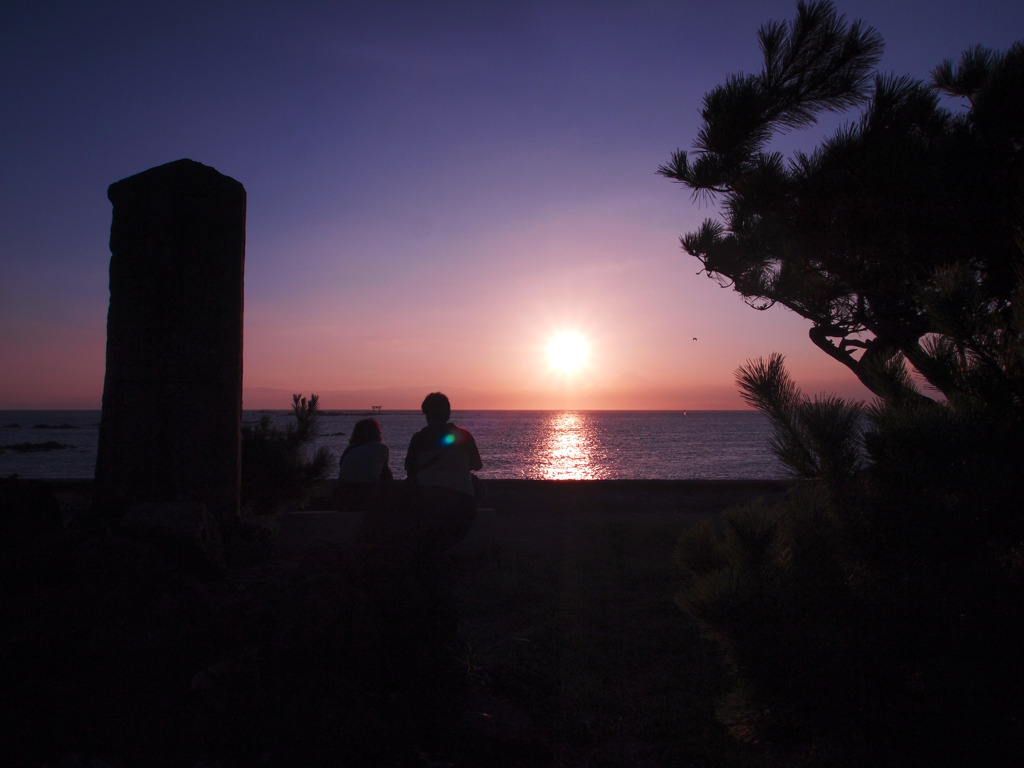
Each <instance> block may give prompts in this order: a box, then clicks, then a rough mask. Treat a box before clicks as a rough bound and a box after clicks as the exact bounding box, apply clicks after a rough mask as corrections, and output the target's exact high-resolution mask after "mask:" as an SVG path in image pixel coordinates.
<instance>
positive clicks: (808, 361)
mask: <svg viewBox="0 0 1024 768" xmlns="http://www.w3.org/2000/svg"><path fill="white" fill-rule="evenodd" d="M836 5H837V8H838V9H839V10H840V11H841V12H842V13H844V14H846V16H847V17H849V18H851V19H856V18H860V19H863V20H864V21H866V22H867V23H868V24H870V25H872V26H874V27H875V28H876V29H877V30H878V31H879V32H880V33H881V34H882V36H883V38H884V39H885V42H886V51H885V56H884V58H883V62H882V67H881V68H882V69H883V70H885V71H895V72H898V73H908V74H911V75H913V76H915V77H919V78H922V79H924V78H927V77H928V74H929V72H930V71H931V70H932V68H933V67H934V66H935V65H936V64H938V63H939V62H940V61H941V60H942V59H944V58H959V55H960V53H961V52H962V51H963V50H964V49H965V48H967V47H969V46H972V45H976V44H982V45H985V46H988V47H990V48H995V49H998V50H1003V49H1005V48H1007V47H1008V46H1009V45H1010V44H1011V43H1012V42H1013V41H1015V40H1017V39H1022V38H1024V4H1021V3H1019V2H1006V1H1005V0H980V1H979V2H974V3H965V2H949V1H948V0H938V1H936V0H912V1H907V0H904V1H901V2H892V0H886V1H885V2H882V0H850V1H849V2H839V3H837V4H836ZM795 8H796V3H795V2H794V1H793V0H762V1H759V2H755V1H754V0H748V1H741V0H718V1H717V2H707V3H700V4H698V3H693V2H682V1H678V2H648V1H646V0H632V1H630V2H625V1H623V2H530V0H525V1H520V2H509V3H500V4H499V3H492V2H487V0H475V1H474V2H444V0H441V1H438V2H386V0H381V1H379V2H365V3H361V2H360V3H354V2H340V1H339V2H328V1H326V0H323V1H321V2H302V1H301V0H298V1H296V2H261V1H260V0H253V1H251V2H237V1H235V2H217V0H202V2H191V0H186V1H184V2H174V3H161V4H150V3H140V2H137V1H135V2H102V0H98V1H97V2H88V3H85V2H70V1H69V2H48V0H39V1H38V2H32V3H29V2H24V1H21V2H15V3H9V4H7V5H6V6H5V8H4V10H2V11H0V63H2V69H0V95H2V104H3V108H2V109H3V112H2V117H0V132H2V146H3V152H4V162H3V165H2V168H0V408H2V409H11V408H99V405H100V397H101V394H102V389H103V373H104V351H105V344H106V339H105V332H106V314H107V306H108V301H109V293H108V289H107V277H108V273H107V270H108V266H109V259H110V252H109V247H108V238H109V232H110V219H111V206H110V203H109V202H108V200H107V197H106V190H107V186H108V185H109V184H111V183H112V182H114V181H117V180H119V179H121V178H124V177H127V176H131V175H133V174H135V173H138V172H140V171H143V170H145V169H147V168H150V167H153V166H156V165H161V164H163V163H166V162H169V161H172V160H177V159H180V158H186V157H187V158H191V159H193V160H196V161H199V162H201V163H205V164H206V165H210V166H213V167H214V168H216V169H217V170H219V171H220V172H221V173H224V174H226V175H228V176H231V177H233V178H235V179H237V180H238V181H239V182H241V183H242V184H243V185H244V186H245V188H246V191H247V195H248V212H247V227H246V242H247V246H246V267H245V268H246V279H245V339H244V349H245V352H244V399H243V404H244V407H246V408H263V407H273V408H285V407H287V406H288V404H289V393H291V392H303V393H307V394H308V393H310V392H317V393H319V394H320V395H321V401H322V404H323V406H324V407H326V408H337V409H342V408H368V407H369V405H370V404H382V405H383V406H384V407H385V408H387V409H399V408H416V407H418V405H419V402H420V400H421V399H422V397H423V395H424V394H425V393H426V392H428V391H431V390H437V389H440V390H443V391H445V392H447V393H448V394H449V395H450V396H451V398H452V402H453V405H454V406H455V408H456V409H481V408H494V409H504V408H512V409H522V408H526V409H550V408H573V409H607V408H612V409H695V410H696V409H719V408H740V407H743V404H742V401H741V400H740V399H739V396H738V395H737V393H736V388H735V385H734V382H733V371H734V370H735V369H736V367H737V366H738V365H740V364H742V363H743V362H744V361H745V360H747V359H749V358H752V357H756V356H762V355H767V354H769V353H770V352H773V351H777V352H781V353H783V354H785V355H786V356H787V360H788V361H789V364H790V369H791V372H792V374H793V375H794V377H795V378H796V380H797V382H798V383H799V384H800V385H801V387H802V388H803V389H804V390H805V391H806V392H808V393H815V392H819V391H822V390H827V391H835V392H839V393H841V394H847V395H852V396H855V397H867V393H866V391H865V390H863V389H862V388H860V387H859V385H858V384H857V383H856V382H855V380H854V379H853V377H852V375H850V374H848V373H847V372H846V369H845V368H843V367H842V366H841V365H840V364H838V363H837V362H835V361H833V360H831V359H829V358H828V357H826V356H825V355H824V354H823V353H822V352H820V351H818V350H817V349H816V348H815V347H814V346H813V345H812V344H811V342H810V341H809V340H808V339H807V328H808V323H807V322H806V321H804V320H802V319H801V318H799V317H797V316H795V315H793V314H792V313H789V312H787V311H786V310H784V309H781V308H775V309H772V310H770V311H768V312H757V311H755V310H753V309H750V308H748V307H747V306H746V305H744V304H743V303H742V301H741V300H740V298H739V297H738V295H737V294H735V293H733V292H731V291H729V290H726V289H722V288H720V287H719V286H718V285H717V284H716V283H714V282H713V281H711V280H709V279H707V277H705V276H702V275H698V274H697V272H698V267H699V263H698V262H697V261H696V260H695V259H693V258H691V257H689V256H688V255H686V254H685V253H683V251H682V250H681V249H680V247H679V242H678V236H679V235H680V234H682V233H684V232H686V231H689V230H691V229H694V228H696V227H697V226H698V225H699V224H700V222H701V221H702V220H703V219H704V218H706V217H708V216H709V215H714V210H713V209H711V208H708V207H707V206H706V205H705V206H704V207H703V208H702V207H700V206H698V205H696V204H694V203H693V202H692V201H691V199H690V197H689V195H688V193H686V192H685V191H684V190H682V189H680V188H678V187H676V186H674V185H673V184H671V183H670V182H668V181H667V180H665V179H663V178H662V177H660V176H658V175H657V174H656V173H655V171H656V169H657V167H658V165H659V164H661V163H663V162H666V161H667V160H668V159H669V156H670V154H671V153H672V152H673V151H674V150H675V149H677V148H681V149H688V148H689V147H690V145H691V142H692V140H693V138H694V135H695V133H696V130H697V127H698V124H699V108H700V102H701V98H702V96H703V95H704V93H705V92H706V91H708V90H709V89H711V88H712V87H714V86H715V85H716V84H718V83H720V82H722V81H723V80H724V79H725V77H726V76H727V75H728V74H730V73H733V72H738V71H746V72H754V71H756V70H758V69H759V68H760V54H759V50H758V47H757V41H756V37H755V35H756V32H757V29H758V27H760V26H761V24H763V23H764V22H765V21H768V20H770V19H785V20H789V19H791V18H792V17H793V16H794V14H795ZM951 106H952V105H951ZM814 137H815V134H814V133H813V132H812V133H811V134H810V135H807V134H798V135H794V136H791V137H787V139H786V140H785V141H784V142H782V143H780V145H779V148H780V149H783V150H787V149H791V148H793V147H798V146H803V147H808V146H810V144H811V142H813V140H814ZM567 332H571V333H574V334H576V335H577V336H578V337H579V338H582V339H583V340H584V341H585V342H586V343H587V344H588V345H589V350H587V353H586V356H585V358H584V359H582V360H581V362H580V365H579V367H578V368H577V369H575V370H571V371H566V370H560V369H559V368H558V367H556V366H554V365H552V360H551V359H550V356H549V353H548V352H549V345H550V344H551V342H552V340H553V339H554V338H555V337H556V336H558V335H559V334H562V333H567ZM578 351H580V350H573V349H572V348H570V349H568V350H563V351H562V353H561V354H560V359H563V360H565V359H568V358H569V357H571V356H573V355H574V354H576V352H578Z"/></svg>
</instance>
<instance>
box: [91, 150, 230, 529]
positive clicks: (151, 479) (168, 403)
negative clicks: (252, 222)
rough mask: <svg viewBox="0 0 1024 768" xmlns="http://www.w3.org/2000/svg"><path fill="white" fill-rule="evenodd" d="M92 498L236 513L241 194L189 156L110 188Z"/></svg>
mask: <svg viewBox="0 0 1024 768" xmlns="http://www.w3.org/2000/svg"><path fill="white" fill-rule="evenodd" d="M107 197H108V198H109V199H110V202H111V203H112V204H113V220H112V223H111V227H110V252H111V256H110V308H109V311H108V314H107V368H106V378H105V380H104V384H103V415H102V417H101V420H100V436H99V449H98V454H97V460H96V488H95V494H96V495H95V499H96V506H97V508H98V509H99V510H100V511H101V512H103V513H104V514H106V515H108V516H111V517H114V518H119V516H120V515H122V514H123V513H124V512H125V511H126V510H127V508H128V507H130V506H132V505H134V504H139V503H151V502H172V503H174V502H193V503H194V502H198V503H201V504H203V505H205V507H206V509H207V510H208V511H209V512H210V513H211V514H212V515H213V516H214V517H215V518H216V520H217V521H218V522H219V523H220V524H221V525H222V526H224V525H225V524H230V523H233V522H234V521H236V520H237V518H238V513H239V489H240V459H241V456H240V447H239V444H240V429H241V420H242V303H243V276H244V265H245V188H244V187H243V186H242V185H241V184H240V183H238V182H237V181H235V180H234V179H232V178H229V177H227V176H224V175H222V174H220V173H218V172H217V171H216V170H215V169H213V168H210V167H208V166H205V165H202V164H201V163H197V162H194V161H192V160H178V161H176V162H173V163H168V164H166V165H161V166H159V167H157V168H151V169H150V170H148V171H144V172H142V173H139V174H137V175H135V176H131V177H129V178H127V179H122V180H121V181H118V182H115V183H114V184H111V185H110V188H109V189H108V191H107Z"/></svg>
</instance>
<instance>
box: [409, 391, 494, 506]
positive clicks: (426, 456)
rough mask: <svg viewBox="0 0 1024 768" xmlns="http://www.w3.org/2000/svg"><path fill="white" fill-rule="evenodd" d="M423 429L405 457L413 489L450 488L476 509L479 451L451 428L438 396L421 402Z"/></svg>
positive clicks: (444, 400)
mask: <svg viewBox="0 0 1024 768" xmlns="http://www.w3.org/2000/svg"><path fill="white" fill-rule="evenodd" d="M421 408H422V411H423V415H424V416H426V417H427V426H425V427H424V428H423V429H421V430H420V431H419V432H417V433H416V434H415V435H413V436H412V440H410V441H409V450H408V452H407V453H406V455H405V471H406V473H407V474H408V478H409V481H410V482H413V483H416V484H417V485H423V486H433V487H440V488H450V489H451V490H453V491H458V492H459V493H462V494H465V495H467V496H469V498H470V499H473V506H474V507H475V506H476V497H477V490H476V487H475V484H474V482H473V480H474V478H473V472H475V471H476V470H478V469H480V468H481V467H482V466H483V462H482V461H481V460H480V451H479V450H478V449H477V447H476V440H474V439H473V435H471V434H470V433H469V432H468V431H467V430H465V429H463V428H462V427H459V426H456V425H455V424H452V423H451V422H450V421H449V419H450V418H451V415H452V406H451V403H450V402H449V401H448V398H447V397H446V396H445V395H444V394H442V393H440V392H432V393H431V394H429V395H427V397H426V398H425V399H424V400H423V405H422V407H421Z"/></svg>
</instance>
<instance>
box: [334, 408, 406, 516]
mask: <svg viewBox="0 0 1024 768" xmlns="http://www.w3.org/2000/svg"><path fill="white" fill-rule="evenodd" d="M383 441H384V435H383V432H382V430H381V427H380V422H378V421H377V420H376V419H360V420H359V421H357V422H356V424H355V426H354V427H353V428H352V436H351V437H350V438H349V441H348V447H347V448H345V451H344V452H343V453H342V454H341V459H340V461H339V471H338V484H337V487H336V491H335V501H336V504H335V507H336V508H337V509H349V510H351V509H377V508H380V507H381V506H383V505H384V504H385V503H386V502H387V487H386V486H385V485H382V484H383V483H389V482H390V481H391V480H393V479H394V476H393V475H392V474H391V467H390V466H388V462H389V460H390V458H391V453H390V451H389V450H388V447H387V445H385V444H384V442H383Z"/></svg>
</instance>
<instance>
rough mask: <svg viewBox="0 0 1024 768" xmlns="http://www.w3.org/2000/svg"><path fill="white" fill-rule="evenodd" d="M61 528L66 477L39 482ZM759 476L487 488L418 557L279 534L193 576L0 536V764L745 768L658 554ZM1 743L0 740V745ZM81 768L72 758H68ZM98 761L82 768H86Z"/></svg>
mask: <svg viewBox="0 0 1024 768" xmlns="http://www.w3.org/2000/svg"><path fill="white" fill-rule="evenodd" d="M50 489H51V490H52V491H53V492H54V495H55V497H56V499H57V502H58V504H59V505H60V509H61V512H62V516H63V517H64V518H65V519H68V518H71V517H73V515H74V513H75V512H78V511H81V510H82V509H87V508H88V494H89V491H90V486H89V484H88V483H57V484H50ZM784 492H785V486H784V484H781V483H774V482H760V481H757V482H713V481H706V482H705V481H679V482H674V481H664V482H662V481H607V482H605V481H578V482H577V481H558V482H553V481H490V482H489V483H488V498H487V500H486V502H485V504H484V506H485V507H487V508H488V509H490V510H493V513H487V514H485V515H483V516H481V518H480V521H479V525H478V526H477V528H476V529H475V530H474V531H473V532H471V533H472V536H471V539H467V543H471V544H472V546H459V547H456V548H455V549H454V550H452V551H451V552H449V553H447V554H445V555H443V556H439V557H426V558H424V557H421V556H420V555H418V554H416V553H411V552H409V551H407V550H405V549H396V548H388V547H381V546H374V547H368V546H366V545H364V544H360V543H358V542H356V541H348V540H327V539H328V538H329V537H321V536H318V535H317V533H316V530H315V529H311V530H309V531H308V532H307V533H306V534H305V535H304V538H303V540H300V541H295V540H292V541H290V542H289V546H288V547H287V548H284V547H282V546H281V541H280V540H279V539H278V532H279V531H280V530H281V523H282V520H281V519H280V518H275V517H268V518H264V519H260V520H254V521H252V523H251V524H250V525H248V526H246V527H245V529H244V532H243V533H242V534H240V535H238V536H235V537H233V538H232V539H229V540H227V541H226V542H225V547H226V551H227V569H226V572H225V573H223V574H222V575H220V576H217V577H210V576H209V575H201V576H200V575H196V574H194V573H193V572H191V571H190V570H189V569H188V568H186V567H183V566H182V565H181V563H179V562H176V561H174V559H173V558H169V557H168V556H167V555H166V553H165V552H162V551H159V550H157V549H154V548H153V547H152V546H151V545H149V544H146V543H144V542H139V541H134V540H131V539H128V538H125V537H123V536H119V535H117V532H112V533H103V534H101V535H97V534H96V533H95V532H93V533H91V534H89V535H84V534H75V533H74V532H70V531H69V530H68V529H64V530H63V531H61V532H60V533H59V534H57V533H55V532H50V533H49V534H46V533H40V532H36V533H35V534H33V535H32V536H31V537H30V540H23V541H20V542H18V543H16V544H15V543H13V542H10V541H8V542H6V545H5V552H6V560H5V563H4V574H3V575H4V583H3V591H2V600H3V603H2V610H3V616H4V620H3V628H2V629H0V674H2V675H3V679H2V680H0V685H2V686H3V688H4V689H5V694H4V697H3V703H2V704H0V710H2V711H0V729H2V730H0V751H2V752H3V753H4V754H0V760H3V762H4V763H5V764H10V765H54V766H78V765H83V766H84V765H96V766H103V765H110V766H121V765H125V766H128V765H168V766H172V765H188V766H198V765H204V766H213V765H220V766H232V765H267V766H286V765H357V766H358V765H381V766H405V765H423V766H446V765H451V766H477V765H479V766H623V765H644V766H661V765H665V766H668V765H693V766H702V765H708V766H711V765H751V764H756V763H755V762H753V761H755V759H756V758H755V756H752V755H749V754H744V753H742V752H741V751H739V749H738V748H737V747H735V746H734V745H733V744H732V742H731V741H730V740H729V738H728V735H727V734H726V733H725V732H724V731H723V729H722V728H721V727H720V726H719V725H718V724H717V723H716V721H715V718H714V707H715V703H716V699H717V697H718V696H719V695H720V693H721V692H722V690H723V672H722V669H721V666H720V664H719V661H718V659H717V657H716V656H715V654H714V653H713V652H712V649H711V647H710V646H709V645H707V644H705V642H704V641H703V640H702V639H701V638H700V636H699V635H698V633H697V631H696V629H695V628H694V627H693V626H692V625H691V624H689V623H688V621H687V620H686V618H685V617H684V615H683V614H682V612H681V611H680V610H679V609H678V608H677V607H676V606H675V605H674V603H673V598H674V595H675V592H676V589H677V583H678V577H679V574H678V573H677V570H676V567H675V565H674V563H673V559H672V552H673V548H674V545H675V541H676V540H677V539H678V537H679V535H680V533H681V532H682V531H684V530H685V528H686V526H688V525H689V524H691V523H692V521H694V520H696V519H701V518H703V517H706V516H709V515H716V514H717V513H719V512H720V511H721V510H722V509H724V508H727V507H728V506H731V505H735V504H737V503H742V502H744V501H747V500H751V499H754V498H758V497H765V498H769V499H771V498H777V497H779V496H781V495H782V494H784ZM4 744H6V746H2V745H4ZM90 761H93V762H90ZM96 761H99V762H96Z"/></svg>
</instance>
